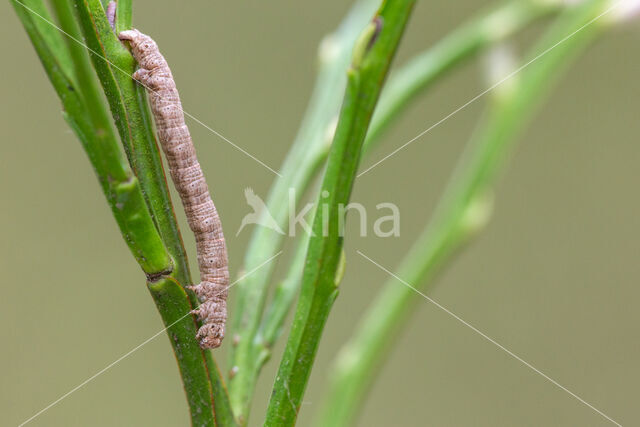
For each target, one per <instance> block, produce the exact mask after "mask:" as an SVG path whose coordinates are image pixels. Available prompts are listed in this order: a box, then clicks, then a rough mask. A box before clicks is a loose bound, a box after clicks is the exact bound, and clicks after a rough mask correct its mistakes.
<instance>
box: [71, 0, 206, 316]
mask: <svg viewBox="0 0 640 427" xmlns="http://www.w3.org/2000/svg"><path fill="white" fill-rule="evenodd" d="M74 1H75V5H76V9H77V11H78V15H79V17H80V23H81V27H82V31H83V34H84V37H85V40H86V41H87V44H88V46H89V48H90V49H91V55H90V56H91V60H92V62H93V65H94V67H95V69H96V71H97V72H98V77H99V79H100V82H101V84H102V87H103V89H104V91H105V94H106V95H107V100H108V102H109V105H110V108H111V112H112V114H113V116H114V118H115V122H116V127H117V129H118V132H119V134H120V137H121V139H122V141H123V144H124V147H125V152H126V153H127V157H128V158H129V163H130V164H131V167H132V168H133V171H134V173H135V174H136V176H137V177H138V179H139V180H140V182H141V184H142V188H143V189H144V195H145V198H146V200H147V204H148V206H149V208H150V210H151V214H152V217H153V219H154V221H155V223H156V226H157V227H158V230H159V232H160V235H161V236H162V238H163V240H164V241H165V244H166V245H167V247H168V248H169V251H170V253H171V256H172V258H173V260H174V262H175V265H174V272H175V274H174V277H176V278H177V279H178V282H179V283H180V284H182V285H189V284H191V279H190V277H189V270H188V265H187V257H186V252H185V250H184V246H183V244H182V237H181V235H180V231H179V229H178V226H177V220H176V217H175V214H174V212H173V204H172V202H171V198H170V196H169V190H168V186H167V181H166V178H165V175H164V169H163V167H162V159H161V157H160V151H159V149H158V144H157V142H156V140H155V136H154V133H153V127H152V121H151V118H150V116H149V114H148V107H147V104H146V102H147V101H146V95H145V94H144V90H145V89H144V88H143V87H141V86H140V85H138V84H137V83H136V82H135V81H134V80H133V79H132V78H131V74H132V73H133V72H134V71H135V68H136V63H135V60H134V59H133V57H132V56H131V54H130V53H129V51H128V50H127V49H126V48H125V47H124V46H123V45H122V43H120V41H119V40H118V38H117V37H116V35H115V33H114V32H113V30H112V29H111V26H110V24H109V22H108V21H107V17H106V15H105V12H104V9H103V7H102V4H101V3H100V2H99V1H98V0H74ZM127 8H128V9H130V8H131V3H130V2H126V1H125V2H118V8H117V9H116V17H117V18H119V20H117V23H118V25H121V26H124V25H127V24H129V25H130V23H129V22H127V21H128V20H130V19H131V11H130V10H128V9H127ZM118 11H119V14H118ZM192 302H194V303H195V299H193V300H192Z"/></svg>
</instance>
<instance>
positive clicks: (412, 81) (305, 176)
mask: <svg viewBox="0 0 640 427" xmlns="http://www.w3.org/2000/svg"><path fill="white" fill-rule="evenodd" d="M376 4H377V2H373V1H370V0H367V1H360V2H357V3H356V4H355V5H354V7H353V9H352V10H351V12H350V13H349V14H348V16H347V18H345V20H344V22H343V23H342V25H341V26H340V28H339V29H338V30H337V31H336V32H335V33H334V34H332V35H330V36H327V37H326V38H325V40H324V41H323V43H322V47H321V49H320V64H321V67H320V73H319V76H318V79H317V83H316V88H315V90H314V95H313V97H312V100H311V103H310V107H309V109H308V111H307V114H306V115H305V119H304V121H303V125H302V127H301V130H300V132H299V134H298V137H297V138H296V141H295V142H294V145H293V149H292V151H291V153H290V155H289V156H288V157H287V160H286V162H285V164H284V166H283V168H282V175H283V178H280V179H279V180H278V181H277V182H276V183H275V185H274V187H273V189H272V190H271V192H270V195H269V199H268V202H267V205H268V206H269V210H268V211H269V212H270V213H272V214H273V217H274V218H275V219H276V221H277V222H278V223H279V225H280V226H281V227H282V228H283V229H284V228H285V227H286V221H287V213H288V212H287V207H288V203H290V201H289V200H288V197H290V194H289V189H290V188H294V189H295V190H296V192H295V194H294V197H295V198H296V199H295V200H296V201H297V200H299V199H300V198H301V197H302V196H303V195H304V194H305V193H306V188H307V187H308V185H309V183H310V182H311V179H312V178H313V177H314V176H315V175H316V174H317V172H318V169H319V168H318V167H317V166H318V165H321V164H323V163H324V161H325V158H326V155H327V154H328V150H327V147H328V144H326V142H325V141H326V138H327V136H326V134H327V129H328V128H329V127H330V126H331V123H332V121H334V120H335V117H336V116H337V114H338V109H339V103H340V98H339V94H341V93H342V91H343V88H344V86H345V85H346V72H345V71H346V69H347V67H348V63H349V59H350V54H351V49H352V47H353V43H354V42H355V39H356V32H355V31H354V29H355V30H357V29H359V28H362V27H363V26H364V23H365V22H366V19H368V17H369V16H371V14H373V12H374V9H375V6H376ZM557 9H558V2H555V3H554V2H548V1H541V0H516V1H511V2H508V3H506V4H504V5H501V6H500V7H498V8H495V9H493V10H491V11H489V12H487V13H485V14H482V15H480V16H479V17H477V18H474V19H472V20H471V21H470V22H468V23H466V24H464V25H462V26H461V27H460V28H459V29H457V30H456V31H454V32H453V33H451V34H450V35H449V36H447V37H446V38H445V39H443V40H442V41H441V42H439V43H438V44H436V45H435V46H434V47H432V48H430V49H428V50H427V51H425V52H424V53H422V54H419V55H418V56H416V57H415V58H414V59H412V60H411V61H410V62H409V63H408V64H406V65H404V66H403V67H401V68H400V69H398V70H397V71H395V72H392V73H391V76H390V77H389V82H388V83H387V85H385V88H384V89H383V91H382V94H381V96H380V100H379V102H378V105H377V107H376V110H375V113H374V115H373V120H372V122H371V126H370V129H369V132H368V133H367V138H366V140H365V146H364V152H365V153H367V152H370V151H372V149H373V147H374V146H375V145H376V142H378V141H380V139H381V135H382V133H383V131H384V130H385V129H386V128H387V127H388V126H389V125H390V124H391V122H392V121H393V120H394V119H395V118H396V117H397V116H398V115H399V113H400V112H401V111H402V110H403V109H404V108H406V107H407V106H408V104H409V103H410V102H411V101H412V100H413V99H415V98H416V97H417V95H418V94H420V93H424V91H425V90H426V89H428V88H430V87H431V86H432V85H433V84H434V83H435V82H436V81H437V80H438V79H439V78H440V77H442V76H443V75H444V74H446V73H447V72H448V71H449V70H451V69H452V68H453V67H454V66H456V65H459V64H461V63H462V62H463V61H464V60H465V59H468V58H471V57H472V56H473V55H474V54H476V53H477V52H479V51H481V50H483V49H485V48H487V47H488V46H491V45H492V44H493V43H496V42H498V41H500V40H504V39H505V38H507V37H510V36H511V35H513V34H514V33H516V32H517V31H520V30H522V29H523V28H525V27H526V26H527V25H528V24H530V23H531V22H532V21H534V20H535V19H537V18H540V17H542V16H544V15H546V14H549V13H550V12H553V11H555V10H557ZM496 28H499V29H500V31H497V30H496ZM282 239H283V237H282V236H281V235H279V234H277V233H275V232H273V231H272V230H270V229H268V228H264V227H259V228H256V230H255V232H254V234H253V235H252V239H251V241H250V244H249V248H248V250H247V257H246V259H245V266H246V267H245V268H247V269H248V270H250V269H251V266H253V265H254V264H256V263H259V262H261V260H262V258H261V257H262V256H264V254H265V253H267V254H275V252H276V251H278V250H279V248H280V246H281V244H282ZM300 251H302V252H303V254H302V256H304V252H306V247H303V246H298V247H297V254H296V255H295V256H294V258H295V259H299V258H300V253H299V252H300ZM274 267H275V266H271V267H270V268H269V269H268V270H267V269H266V268H265V271H264V274H262V275H260V277H255V278H253V279H252V280H249V281H247V283H246V284H245V286H244V287H240V288H239V290H238V295H237V296H238V304H237V306H236V313H242V316H237V317H236V322H237V323H234V325H233V326H232V330H234V331H235V332H236V335H237V337H239V338H240V339H239V345H238V349H237V350H236V351H233V352H232V357H231V360H232V366H235V368H234V371H235V372H236V373H235V376H234V377H233V379H232V380H231V381H230V385H231V399H232V401H233V403H234V408H235V410H236V411H237V412H238V413H240V414H243V416H245V417H246V413H247V412H248V406H249V402H250V400H251V395H252V393H253V389H254V387H255V383H256V381H257V377H258V375H259V373H260V369H261V367H262V366H263V364H264V363H265V362H266V361H267V360H268V359H269V357H270V353H271V347H272V346H273V343H274V342H273V341H275V339H277V337H278V336H279V333H276V335H275V336H272V337H270V338H269V339H267V338H266V337H265V336H264V334H263V332H264V331H265V330H269V331H271V332H278V331H281V330H282V323H279V322H283V321H284V319H285V318H286V313H287V312H288V310H289V308H290V305H291V304H292V303H293V300H294V296H295V294H296V293H297V291H298V288H299V283H300V273H299V270H298V269H296V268H291V269H290V270H289V271H290V272H291V274H293V276H288V277H287V278H286V279H285V280H284V281H283V282H282V283H281V284H280V285H279V286H278V288H277V289H276V295H277V296H278V298H277V299H274V301H272V303H271V304H272V305H278V306H277V307H273V308H270V309H269V310H268V311H267V312H266V313H265V315H264V319H263V320H262V321H261V323H258V322H260V319H261V316H262V311H263V304H264V301H265V298H266V289H267V285H268V283H269V279H270V277H271V273H272V271H273V268H274ZM248 302H250V303H248ZM280 304H287V305H286V306H284V307H280V306H279V305H280ZM278 323H279V324H278ZM267 325H269V326H267Z"/></svg>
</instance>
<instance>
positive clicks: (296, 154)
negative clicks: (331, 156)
mask: <svg viewBox="0 0 640 427" xmlns="http://www.w3.org/2000/svg"><path fill="white" fill-rule="evenodd" d="M379 4H380V0H358V1H357V2H356V3H355V5H354V6H353V8H352V9H351V11H350V12H349V14H348V15H347V17H346V18H345V19H344V21H343V22H342V24H341V25H340V27H339V28H338V29H337V30H336V31H335V32H334V33H332V34H330V35H329V36H327V37H326V38H325V40H324V41H323V42H322V45H321V47H320V51H319V72H318V77H317V80H316V84H315V88H314V90H313V95H312V97H311V100H310V102H309V106H308V108H307V112H306V114H305V118H304V120H303V122H302V125H301V127H300V130H299V132H298V135H297V136H296V138H295V141H294V143H293V146H292V149H291V151H290V152H289V154H288V155H287V158H286V160H285V162H284V164H283V166H282V168H281V174H282V177H281V178H278V179H277V180H276V181H275V183H274V185H273V188H272V189H271V191H270V193H269V197H268V198H267V206H268V212H269V213H270V214H271V215H272V216H273V218H274V219H275V220H276V222H277V223H278V225H279V226H280V227H281V228H282V229H283V230H285V231H286V230H287V221H288V219H289V217H288V214H289V210H288V206H289V203H292V202H293V200H289V197H290V193H289V191H290V189H292V190H293V191H294V192H295V193H294V197H295V201H298V200H300V198H301V197H302V196H303V195H304V194H305V191H306V188H307V186H308V184H309V182H310V181H311V180H312V178H313V177H314V176H316V173H317V171H318V169H319V166H320V165H322V164H323V162H324V160H325V159H326V156H327V153H328V151H329V146H330V143H331V138H332V132H328V129H330V128H331V127H332V126H333V125H332V124H333V123H334V122H335V120H337V116H338V113H339V110H340V103H341V101H342V96H343V94H344V88H345V85H346V80H347V79H346V70H347V68H348V66H349V61H350V58H351V50H352V48H353V43H354V42H355V40H356V38H357V37H358V34H359V33H360V31H361V30H362V28H364V27H365V25H366V24H367V22H368V21H369V19H370V18H371V16H372V15H373V14H374V13H375V11H376V8H377V7H378V5H379ZM264 214H266V213H264ZM283 239H284V236H282V235H280V234H278V233H276V232H274V231H272V230H271V229H268V228H266V227H256V228H255V231H254V233H253V235H252V236H251V240H250V242H249V246H248V248H247V251H246V255H245V260H244V270H245V271H252V270H253V269H255V268H256V267H257V266H259V265H261V264H262V263H263V261H264V259H265V257H267V258H268V257H271V256H274V255H275V254H276V253H277V252H278V251H279V250H280V247H281V246H282V242H283ZM274 268H275V263H271V264H269V265H267V266H265V267H264V268H263V269H261V274H259V275H255V276H252V277H248V278H247V279H245V280H244V281H243V282H242V283H240V284H238V285H237V286H236V305H235V308H234V317H233V318H232V319H231V322H230V327H229V329H230V330H231V331H232V333H233V335H234V340H235V341H237V347H236V346H234V347H232V348H231V355H230V363H229V365H230V366H232V367H234V368H233V371H234V372H235V375H234V376H233V377H232V378H231V379H230V381H229V388H230V398H231V402H232V406H233V408H234V411H235V413H236V414H237V415H238V417H239V418H241V419H242V420H244V422H246V421H247V416H248V412H249V403H250V401H251V397H252V394H253V390H254V387H255V381H256V379H257V371H256V370H255V368H254V366H255V361H256V358H257V357H258V355H259V353H260V352H261V351H262V346H261V345H260V344H259V343H256V334H257V333H258V329H259V327H260V320H261V318H262V316H263V311H264V305H265V300H266V296H267V287H268V285H269V280H270V278H271V275H272V273H273V269H274ZM258 370H259V368H258Z"/></svg>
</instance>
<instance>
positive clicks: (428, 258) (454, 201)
mask: <svg viewBox="0 0 640 427" xmlns="http://www.w3.org/2000/svg"><path fill="white" fill-rule="evenodd" d="M604 3H605V2H604V1H602V0H597V1H593V0H591V1H588V2H586V3H585V4H583V5H581V6H578V7H577V8H576V9H575V10H569V11H567V12H565V13H564V14H563V15H562V16H561V18H560V19H559V21H558V22H557V24H556V25H554V27H553V28H552V29H551V30H550V31H549V32H548V33H547V34H546V35H545V36H544V37H543V39H542V42H541V43H540V44H539V48H538V49H534V52H535V54H534V55H533V56H532V57H533V58H535V57H537V56H538V55H539V54H540V53H542V52H546V53H545V54H544V55H543V56H540V57H538V59H537V60H536V61H534V62H532V63H531V64H530V65H529V66H528V68H526V69H524V70H523V71H522V72H521V74H520V75H518V76H517V77H515V78H514V79H519V81H517V82H509V83H505V84H508V85H509V87H507V88H506V90H505V91H504V92H502V93H500V97H499V98H498V99H497V100H496V102H495V104H494V105H493V108H491V109H490V112H489V115H488V119H487V121H486V122H485V124H484V126H483V127H482V129H481V131H480V132H479V133H478V134H477V135H476V136H475V138H474V139H472V141H471V144H470V146H469V148H468V151H467V152H466V153H465V155H464V156H463V159H462V160H461V162H460V165H459V166H458V168H457V173H456V174H455V175H454V178H453V179H452V182H451V184H450V185H449V187H448V189H447V191H446V192H445V195H444V196H443V198H442V201H441V202H440V203H439V206H438V208H437V209H436V214H435V215H434V219H433V221H432V222H431V223H430V224H429V226H427V228H426V229H425V231H424V232H423V234H422V236H421V237H420V238H419V239H418V241H417V242H416V243H415V245H414V246H413V248H412V249H411V250H410V252H409V254H408V255H407V257H406V258H405V259H404V261H403V262H402V263H401V265H400V267H399V269H398V271H397V276H398V277H400V278H401V279H402V280H403V281H404V282H406V283H409V284H410V285H412V286H415V287H418V286H420V287H421V288H422V289H424V288H425V287H426V286H427V285H428V284H430V283H431V281H432V279H433V278H434V275H435V274H436V273H437V272H438V271H439V270H441V269H442V268H443V267H444V265H445V264H446V263H447V262H448V261H450V260H451V255H452V254H453V253H454V252H456V251H457V250H458V249H459V248H460V247H461V245H462V244H463V243H464V242H466V241H468V239H469V238H470V237H471V236H472V235H474V234H475V232H477V231H478V229H479V228H480V227H481V226H482V225H483V224H484V222H485V221H486V220H487V219H488V210H487V203H486V201H487V194H488V191H490V190H489V189H490V187H491V186H492V183H493V181H494V179H495V177H496V175H497V174H498V172H499V171H500V170H501V169H502V166H503V164H504V159H505V158H506V157H507V156H508V153H509V152H510V151H511V150H512V147H513V145H514V142H515V140H516V137H517V135H518V133H519V131H520V130H521V129H522V128H523V127H524V125H525V124H526V123H527V122H528V119H529V118H530V117H531V115H532V114H533V113H534V112H535V110H536V107H537V106H538V105H539V104H540V102H541V101H542V99H543V98H544V95H545V94H546V93H547V92H548V91H549V88H550V87H551V84H552V82H554V81H555V79H556V78H558V76H559V74H561V71H563V70H564V69H565V68H566V67H567V66H568V65H569V64H570V63H571V60H572V59H573V58H575V56H576V55H577V54H579V53H580V52H582V51H583V50H584V49H585V48H586V47H587V46H588V44H589V42H590V41H591V40H593V38H594V37H595V36H596V35H598V33H599V32H600V30H601V29H602V28H603V26H601V25H599V24H597V23H595V24H592V25H590V26H588V27H585V28H584V29H583V30H581V31H579V32H577V33H575V34H574V35H573V36H571V37H570V38H568V39H566V40H565V41H564V42H562V43H561V44H557V45H556V43H557V42H558V41H559V40H562V39H564V38H565V37H567V35H569V34H572V33H573V32H574V31H576V30H577V29H579V28H581V27H583V26H584V25H585V24H587V23H589V22H590V21H591V20H593V19H594V18H595V17H596V16H598V15H599V14H600V13H602V11H603V6H602V5H603V4H604ZM554 45H555V47H554V48H553V49H552V50H548V48H549V47H550V46H554ZM418 301H421V296H420V295H419V294H418V293H416V292H415V291H414V290H412V289H410V288H409V287H407V286H405V285H404V284H401V283H398V280H397V279H390V280H389V281H388V283H386V284H385V286H384V287H383V290H382V291H381V292H380V294H379V295H378V296H377V298H376V299H375V301H374V303H373V304H372V305H371V307H370V308H369V309H368V310H367V312H366V313H365V315H364V316H363V318H362V321H361V322H360V324H359V326H358V328H357V330H356V332H355V333H354V335H353V337H352V338H351V339H350V340H349V342H348V343H347V344H346V345H345V346H344V347H343V349H342V350H341V351H340V353H339V355H338V357H337V358H336V362H335V365H334V368H333V369H332V371H331V372H332V377H331V381H330V386H329V388H328V391H327V393H326V400H325V404H324V405H323V406H322V409H321V412H320V416H319V418H318V423H317V425H319V426H325V425H331V426H348V425H353V422H354V416H355V414H356V412H357V410H358V409H359V407H360V405H361V403H362V401H363V399H364V396H365V393H366V391H367V390H368V389H369V388H370V385H371V383H372V381H373V379H374V378H375V376H376V373H377V372H378V371H379V370H378V367H379V366H380V365H381V362H382V360H383V359H384V358H385V357H386V356H387V355H388V353H389V350H390V349H391V348H392V347H393V342H394V337H395V336H397V333H398V331H399V330H401V328H402V326H403V325H404V323H405V322H406V321H407V320H408V318H409V314H410V312H411V309H412V308H413V307H415V305H416V303H417V302H418Z"/></svg>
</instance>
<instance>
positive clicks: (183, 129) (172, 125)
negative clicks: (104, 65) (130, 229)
mask: <svg viewBox="0 0 640 427" xmlns="http://www.w3.org/2000/svg"><path fill="white" fill-rule="evenodd" d="M119 38H120V39H121V40H127V41H129V42H130V45H131V50H132V53H133V56H134V58H135V59H136V61H137V62H138V65H139V66H140V68H139V69H138V70H137V71H136V72H135V73H134V74H133V78H134V79H136V80H137V81H138V82H140V83H141V84H142V85H143V86H145V88H146V89H147V93H148V94H149V101H150V104H151V110H152V112H153V116H154V119H155V122H156V130H157V133H158V139H159V140H160V145H161V146H162V151H163V152H164V155H165V157H166V158H167V163H168V164H169V172H170V174H171V178H172V179H173V183H174V185H175V187H176V189H177V190H178V194H180V199H182V204H183V206H184V210H185V213H186V215H187V221H188V222H189V227H190V228H191V230H192V231H193V233H194V235H195V237H196V244H197V251H198V265H199V267H200V280H202V282H201V283H200V284H199V285H196V286H191V287H189V289H191V290H193V291H194V292H195V293H196V295H197V296H198V298H199V299H200V301H201V302H202V303H201V305H200V307H198V308H197V309H196V310H194V313H196V314H197V315H198V318H199V319H200V320H201V321H202V323H203V324H202V327H201V328H200V330H199V331H198V334H197V335H196V338H197V339H198V340H199V341H200V346H201V347H202V348H216V347H218V346H220V343H221V342H222V339H223V338H224V325H225V322H226V319H227V303H226V300H227V288H228V286H229V270H228V262H227V248H226V245H225V241H224V236H223V234H222V224H221V223H220V218H219V217H218V212H217V211H216V207H215V206H214V204H213V201H212V200H211V196H210V195H209V189H208V187H207V183H206V181H205V179H204V175H203V173H202V169H201V168H200V163H198V159H197V157H196V151H195V148H194V146H193V141H192V140H191V135H190V134H189V129H188V128H187V125H186V124H185V122H184V113H183V111H182V105H181V104H180V97H179V96H178V90H177V88H176V84H175V82H174V81H173V76H172V74H171V70H170V69H169V66H168V65H167V61H166V60H165V59H164V57H163V56H162V55H161V54H160V52H159V51H158V46H157V45H156V43H155V42H154V41H153V39H151V38H150V37H149V36H147V35H144V34H142V33H141V32H140V31H138V30H129V31H123V32H121V33H120V34H119Z"/></svg>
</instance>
